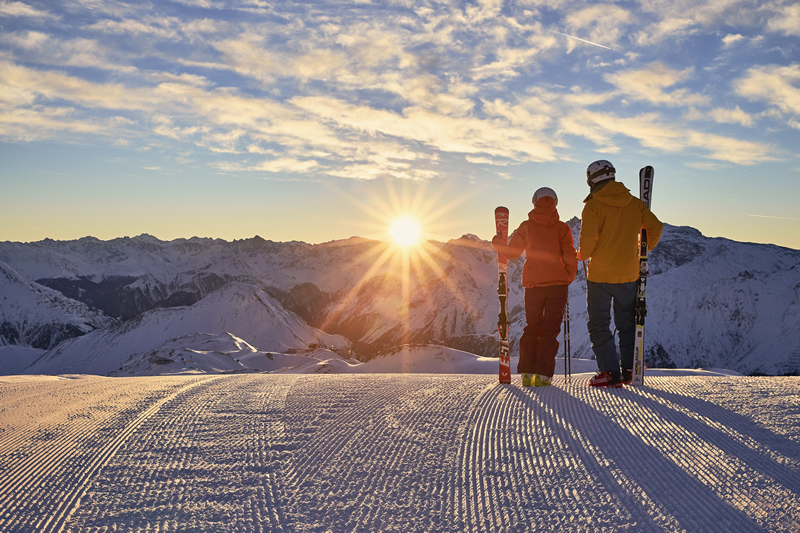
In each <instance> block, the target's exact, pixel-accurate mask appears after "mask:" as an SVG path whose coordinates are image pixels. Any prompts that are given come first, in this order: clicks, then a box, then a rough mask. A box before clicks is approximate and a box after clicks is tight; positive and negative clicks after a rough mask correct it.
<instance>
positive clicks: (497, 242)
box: [492, 234, 507, 252]
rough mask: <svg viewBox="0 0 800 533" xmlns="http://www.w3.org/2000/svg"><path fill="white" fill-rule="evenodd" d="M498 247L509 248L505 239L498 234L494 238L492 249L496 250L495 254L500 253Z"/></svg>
mask: <svg viewBox="0 0 800 533" xmlns="http://www.w3.org/2000/svg"><path fill="white" fill-rule="evenodd" d="M498 246H507V244H506V242H505V239H504V238H503V236H502V235H500V234H497V235H495V236H494V237H492V248H494V251H495V252H499V251H500V250H499V249H498Z"/></svg>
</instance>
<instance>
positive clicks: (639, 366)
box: [494, 166, 655, 385]
mask: <svg viewBox="0 0 800 533" xmlns="http://www.w3.org/2000/svg"><path fill="white" fill-rule="evenodd" d="M654 174H655V171H654V170H653V167H651V166H646V167H644V168H643V169H641V170H640V171H639V199H640V200H641V201H642V202H644V203H645V205H646V206H647V208H648V209H649V208H650V202H651V200H652V195H653V175H654ZM494 223H495V230H496V232H497V235H499V236H500V237H501V241H502V242H503V243H504V244H508V208H506V207H498V208H497V209H495V210H494ZM647 274H648V266H647V230H645V229H642V230H641V234H640V236H639V280H638V282H637V284H636V308H635V312H634V314H635V321H636V333H635V341H634V348H633V372H632V374H633V375H632V381H631V383H632V384H633V385H644V370H645V364H644V319H645V317H646V316H647V304H646V301H645V290H646V288H647ZM587 282H588V279H587ZM497 294H498V296H499V299H500V314H499V315H498V319H497V330H498V333H499V335H500V367H499V371H500V372H499V373H500V376H499V377H500V383H511V360H510V356H509V349H508V333H509V329H510V326H511V321H510V320H509V316H508V259H506V258H505V257H504V256H503V254H501V253H498V254H497ZM564 327H565V329H564V349H565V352H564V373H565V374H566V372H567V357H569V356H570V354H569V351H568V348H567V346H568V344H569V302H567V307H566V313H565V318H564ZM571 367H572V365H571V364H570V374H572V368H571Z"/></svg>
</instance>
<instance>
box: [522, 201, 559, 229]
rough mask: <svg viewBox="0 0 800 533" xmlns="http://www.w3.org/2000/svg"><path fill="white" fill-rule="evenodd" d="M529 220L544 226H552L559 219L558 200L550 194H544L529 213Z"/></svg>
mask: <svg viewBox="0 0 800 533" xmlns="http://www.w3.org/2000/svg"><path fill="white" fill-rule="evenodd" d="M528 220H530V221H531V222H534V223H536V224H541V225H543V226H552V225H553V224H555V223H557V222H558V221H559V218H558V210H556V202H555V200H553V199H552V198H551V197H549V196H543V197H542V198H539V199H538V200H536V203H535V204H533V210H532V211H530V212H529V213H528Z"/></svg>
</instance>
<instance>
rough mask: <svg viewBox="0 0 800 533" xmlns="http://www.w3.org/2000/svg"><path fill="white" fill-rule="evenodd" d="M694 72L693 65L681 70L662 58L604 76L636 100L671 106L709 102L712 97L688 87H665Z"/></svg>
mask: <svg viewBox="0 0 800 533" xmlns="http://www.w3.org/2000/svg"><path fill="white" fill-rule="evenodd" d="M693 73H694V69H693V68H692V67H688V68H686V69H684V70H681V71H678V70H674V69H671V68H669V67H667V66H666V65H664V64H663V63H661V62H655V63H651V64H650V65H648V66H647V68H644V69H630V70H622V71H619V72H616V73H613V74H606V75H605V76H604V78H605V80H606V81H607V82H609V83H611V84H612V85H614V86H616V87H617V89H618V90H619V91H620V92H622V93H623V94H625V95H627V96H629V97H631V98H633V99H634V100H639V101H646V102H650V103H653V104H658V105H667V106H686V105H706V104H708V102H709V99H708V97H706V96H703V95H699V94H692V93H690V92H689V90H688V89H675V90H673V91H670V92H666V91H665V89H667V88H668V87H672V86H673V85H677V84H679V83H681V82H684V81H686V80H688V79H689V78H691V77H692V75H693Z"/></svg>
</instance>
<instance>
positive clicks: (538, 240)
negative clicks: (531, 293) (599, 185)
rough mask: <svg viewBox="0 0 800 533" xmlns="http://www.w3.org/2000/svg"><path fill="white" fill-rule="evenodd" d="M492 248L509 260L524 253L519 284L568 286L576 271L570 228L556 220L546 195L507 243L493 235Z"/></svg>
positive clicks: (528, 285) (576, 261)
mask: <svg viewBox="0 0 800 533" xmlns="http://www.w3.org/2000/svg"><path fill="white" fill-rule="evenodd" d="M492 247H493V248H494V249H495V251H497V252H499V253H501V254H503V255H504V256H506V257H507V258H508V259H516V258H517V257H520V256H522V254H523V253H525V266H523V267H522V285H523V286H524V287H527V288H531V287H548V286H550V285H569V284H570V283H572V280H574V279H575V275H576V274H577V273H578V260H577V257H576V253H575V244H574V241H573V240H572V230H570V229H569V226H567V225H566V224H565V223H563V222H561V221H560V220H559V218H558V211H557V210H556V205H555V201H554V200H553V199H552V198H550V197H549V196H545V197H543V198H540V199H539V200H538V201H537V202H536V204H534V206H533V210H532V211H531V212H530V213H528V220H526V221H524V222H523V223H522V224H520V225H519V228H517V230H516V231H515V232H514V233H513V234H512V235H511V239H510V240H509V242H508V244H507V245H504V244H503V243H501V242H500V241H499V239H497V238H495V239H494V240H493V241H492Z"/></svg>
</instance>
